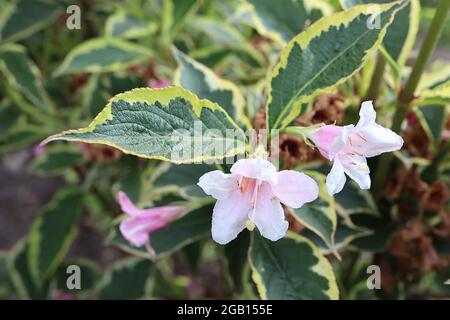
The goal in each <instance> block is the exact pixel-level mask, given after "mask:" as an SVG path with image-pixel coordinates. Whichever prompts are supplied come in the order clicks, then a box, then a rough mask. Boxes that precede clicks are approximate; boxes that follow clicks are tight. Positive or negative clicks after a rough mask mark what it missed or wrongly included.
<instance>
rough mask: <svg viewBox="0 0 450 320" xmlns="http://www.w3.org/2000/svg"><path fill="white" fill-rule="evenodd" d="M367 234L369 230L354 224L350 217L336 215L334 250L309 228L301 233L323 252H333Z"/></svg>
mask: <svg viewBox="0 0 450 320" xmlns="http://www.w3.org/2000/svg"><path fill="white" fill-rule="evenodd" d="M369 234H370V231H369V230H367V229H364V228H360V227H357V226H355V224H354V223H353V222H352V221H351V219H350V217H341V216H338V219H337V226H336V233H335V237H334V247H333V250H334V251H332V250H330V248H329V246H328V245H327V244H326V243H325V242H324V241H323V240H322V239H321V238H320V237H319V236H318V235H317V234H315V233H313V232H311V231H310V230H305V231H304V232H302V235H303V236H305V237H307V238H308V239H309V240H311V241H312V242H313V243H314V244H315V245H316V246H317V247H318V248H319V249H320V251H321V252H322V253H323V254H332V253H335V252H336V251H337V250H340V249H343V248H345V247H347V246H348V245H349V244H351V243H352V242H353V240H355V239H358V238H361V237H364V236H367V235H369Z"/></svg>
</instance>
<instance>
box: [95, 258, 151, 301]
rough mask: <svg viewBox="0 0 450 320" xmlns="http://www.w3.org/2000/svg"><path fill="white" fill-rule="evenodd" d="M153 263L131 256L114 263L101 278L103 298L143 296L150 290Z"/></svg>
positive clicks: (101, 295)
mask: <svg viewBox="0 0 450 320" xmlns="http://www.w3.org/2000/svg"><path fill="white" fill-rule="evenodd" d="M152 270H153V265H152V263H151V262H150V260H148V259H147V260H146V259H138V258H129V259H126V260H122V261H120V262H118V263H116V264H114V265H113V266H112V267H111V268H110V269H108V270H107V271H106V273H105V275H104V277H103V279H102V280H101V284H100V289H99V292H98V298H99V299H101V300H125V299H127V300H132V299H139V298H143V297H144V296H145V295H146V294H147V291H148V287H149V283H150V279H151V277H150V275H151V273H152Z"/></svg>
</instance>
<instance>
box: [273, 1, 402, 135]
mask: <svg viewBox="0 0 450 320" xmlns="http://www.w3.org/2000/svg"><path fill="white" fill-rule="evenodd" d="M405 4H406V2H394V3H392V4H384V5H361V6H357V7H354V8H351V9H349V10H347V11H343V12H338V13H334V14H332V15H329V16H326V17H323V18H322V19H320V20H318V21H316V22H315V23H314V24H313V25H312V26H311V27H309V28H308V29H307V30H306V31H304V32H302V33H300V34H299V35H298V36H296V37H295V38H294V39H292V40H291V41H290V42H289V43H288V45H287V47H286V48H285V49H284V50H283V52H282V53H281V57H280V60H279V62H278V64H277V65H276V66H275V68H274V70H273V73H272V78H271V80H270V83H269V88H268V92H269V100H268V103H267V124H268V125H267V127H268V128H270V129H277V128H284V127H286V126H287V125H289V123H290V122H291V121H293V120H294V119H295V118H296V117H297V116H298V114H299V113H300V110H301V106H302V104H304V103H306V102H309V101H311V100H312V99H313V98H314V96H315V95H316V94H318V93H320V92H324V91H329V90H332V89H333V88H336V86H337V85H339V84H341V83H343V82H344V81H346V80H347V79H348V78H350V77H351V76H352V75H353V74H354V73H355V72H357V71H358V70H359V69H360V68H361V67H362V66H363V65H364V63H365V61H366V60H367V59H368V58H369V57H370V56H371V54H372V53H373V52H374V51H375V50H376V49H377V48H378V46H379V44H380V43H381V41H382V40H383V37H384V35H385V33H386V29H387V27H388V26H389V24H390V23H391V22H392V19H393V18H394V15H395V13H396V12H397V11H398V10H399V9H401V8H402V6H403V5H405ZM375 10H378V11H377V12H379V13H380V27H381V28H380V29H377V28H374V29H369V28H367V21H368V19H372V18H373V12H374V11H375Z"/></svg>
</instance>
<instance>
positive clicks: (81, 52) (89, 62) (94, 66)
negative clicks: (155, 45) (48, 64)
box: [54, 38, 152, 76]
mask: <svg viewBox="0 0 450 320" xmlns="http://www.w3.org/2000/svg"><path fill="white" fill-rule="evenodd" d="M151 53H152V52H151V51H150V50H149V49H147V48H145V47H142V46H140V45H136V44H133V43H131V42H127V41H125V40H121V39H115V38H95V39H91V40H87V41H85V42H83V43H82V44H80V45H78V46H77V47H75V48H73V49H72V50H71V51H70V52H69V53H68V54H67V56H66V57H65V58H64V61H63V62H62V64H61V65H60V66H59V67H58V69H56V70H55V72H54V76H60V75H63V74H70V73H79V72H89V73H101V72H110V71H121V70H124V69H126V68H128V67H129V66H131V65H134V64H137V63H139V62H142V61H143V60H145V59H147V58H148V57H149V56H150V55H151Z"/></svg>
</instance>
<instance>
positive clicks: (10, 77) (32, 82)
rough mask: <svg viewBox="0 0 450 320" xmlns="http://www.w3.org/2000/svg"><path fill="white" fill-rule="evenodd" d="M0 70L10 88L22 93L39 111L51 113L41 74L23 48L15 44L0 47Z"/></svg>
mask: <svg viewBox="0 0 450 320" xmlns="http://www.w3.org/2000/svg"><path fill="white" fill-rule="evenodd" d="M0 70H1V72H2V73H3V75H4V76H5V78H6V81H7V82H8V84H9V85H10V86H11V87H12V88H14V89H15V90H17V91H18V92H20V93H22V94H23V95H24V96H25V97H26V98H27V99H28V100H29V101H30V102H31V103H33V104H34V105H35V106H37V107H38V108H39V109H40V110H41V111H45V112H52V110H53V105H52V103H51V101H50V98H49V97H48V94H47V92H46V91H45V89H44V85H43V82H42V75H41V72H40V71H39V69H38V67H37V66H36V64H35V63H34V62H33V61H32V60H31V59H29V58H28V55H27V52H26V48H25V47H23V46H21V45H17V44H6V45H4V46H2V47H1V48H0Z"/></svg>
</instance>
